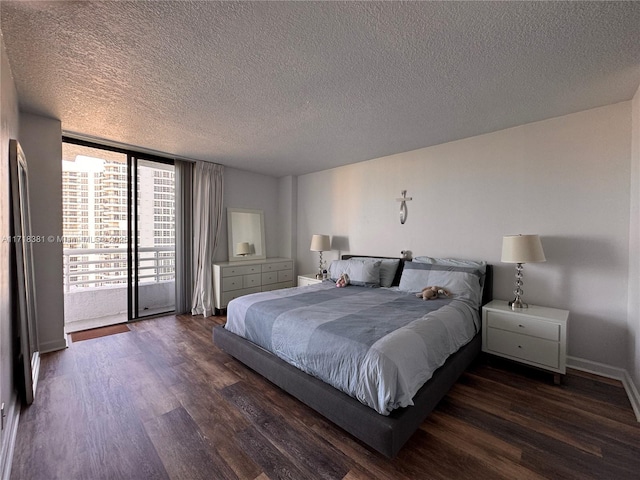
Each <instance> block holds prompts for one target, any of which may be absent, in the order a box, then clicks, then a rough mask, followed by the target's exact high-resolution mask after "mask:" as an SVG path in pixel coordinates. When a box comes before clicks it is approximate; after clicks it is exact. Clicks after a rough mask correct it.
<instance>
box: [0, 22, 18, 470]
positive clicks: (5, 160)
mask: <svg viewBox="0 0 640 480" xmlns="http://www.w3.org/2000/svg"><path fill="white" fill-rule="evenodd" d="M0 62H1V63H0V75H1V79H0V192H1V193H0V236H2V237H3V238H4V237H8V236H9V235H10V223H9V222H10V214H9V212H10V210H9V208H10V205H9V201H10V197H9V191H10V190H9V140H10V139H12V138H13V139H17V138H18V96H17V93H16V87H15V84H14V82H13V77H12V76H11V67H10V66H9V60H8V58H7V54H6V52H5V50H4V41H3V39H2V33H1V32H0ZM11 248H13V245H12V244H11V243H10V242H0V403H4V404H5V406H6V408H7V411H6V412H5V413H6V415H7V418H6V419H5V420H6V425H5V428H4V429H2V430H0V478H5V474H6V475H7V476H8V473H9V472H8V469H9V468H11V458H10V457H11V453H12V452H11V448H10V446H11V445H12V431H15V422H16V419H17V416H18V411H19V410H18V407H17V401H16V400H17V397H16V387H15V384H14V381H13V356H12V351H11V346H12V343H13V342H12V338H13V325H12V315H11V292H12V291H13V289H14V288H15V285H12V284H11V280H10V270H9V262H10V252H11ZM5 470H7V471H6V472H5Z"/></svg>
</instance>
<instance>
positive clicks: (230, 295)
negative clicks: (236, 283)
mask: <svg viewBox="0 0 640 480" xmlns="http://www.w3.org/2000/svg"><path fill="white" fill-rule="evenodd" d="M259 291H260V287H255V288H243V289H240V290H234V291H232V292H225V293H223V294H222V308H226V306H227V305H228V304H229V302H230V301H231V300H233V299H234V298H238V297H241V296H243V295H249V294H250V293H258V292H259Z"/></svg>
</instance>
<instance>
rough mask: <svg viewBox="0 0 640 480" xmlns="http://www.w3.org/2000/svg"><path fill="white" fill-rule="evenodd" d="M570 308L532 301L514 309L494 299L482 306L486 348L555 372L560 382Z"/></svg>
mask: <svg viewBox="0 0 640 480" xmlns="http://www.w3.org/2000/svg"><path fill="white" fill-rule="evenodd" d="M568 319H569V312H568V311H567V310H559V309H557V308H548V307H539V306H535V305H530V306H529V308H527V309H526V310H516V311H514V310H512V308H511V306H510V305H509V303H508V302H506V301H504V300H493V301H492V302H490V303H488V304H486V305H485V306H484V307H482V351H484V352H487V353H491V354H493V355H498V356H500V357H504V358H508V359H511V360H515V361H517V362H520V363H524V364H527V365H531V366H534V367H538V368H541V369H544V370H549V371H551V372H554V376H553V381H554V383H555V384H556V385H558V384H560V380H561V377H560V375H564V374H565V373H566V366H565V365H566V358H567V322H568Z"/></svg>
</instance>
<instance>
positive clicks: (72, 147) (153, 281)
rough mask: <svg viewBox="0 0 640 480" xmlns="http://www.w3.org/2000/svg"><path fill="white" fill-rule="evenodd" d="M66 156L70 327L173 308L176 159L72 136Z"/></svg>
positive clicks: (65, 248) (66, 269) (64, 193)
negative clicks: (174, 165)
mask: <svg viewBox="0 0 640 480" xmlns="http://www.w3.org/2000/svg"><path fill="white" fill-rule="evenodd" d="M62 155H63V160H62V170H63V174H62V196H63V238H62V239H60V240H61V241H62V242H63V262H64V279H63V283H64V297H65V298H64V303H65V330H66V331H67V332H74V331H78V330H85V329H88V328H96V327H100V326H106V325H112V324H115V323H122V322H126V321H129V320H135V319H138V318H142V317H145V316H150V315H156V314H159V313H164V312H171V311H173V310H174V265H175V262H174V259H175V239H174V237H175V235H174V228H175V208H174V197H175V191H174V170H173V168H174V167H173V164H172V162H171V161H170V160H165V159H158V158H154V157H149V158H147V157H146V156H143V155H139V154H135V153H134V152H129V151H126V150H122V149H114V148H110V147H102V146H99V145H95V144H90V143H87V142H81V141H78V140H74V139H69V138H65V139H64V141H63V148H62Z"/></svg>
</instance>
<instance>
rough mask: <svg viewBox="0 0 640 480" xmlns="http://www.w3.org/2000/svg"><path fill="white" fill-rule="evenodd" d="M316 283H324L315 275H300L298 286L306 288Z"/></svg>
mask: <svg viewBox="0 0 640 480" xmlns="http://www.w3.org/2000/svg"><path fill="white" fill-rule="evenodd" d="M316 283H322V280H321V279H319V278H318V277H317V276H316V274H315V273H309V274H307V275H298V286H299V287H306V286H307V285H315V284H316Z"/></svg>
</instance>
